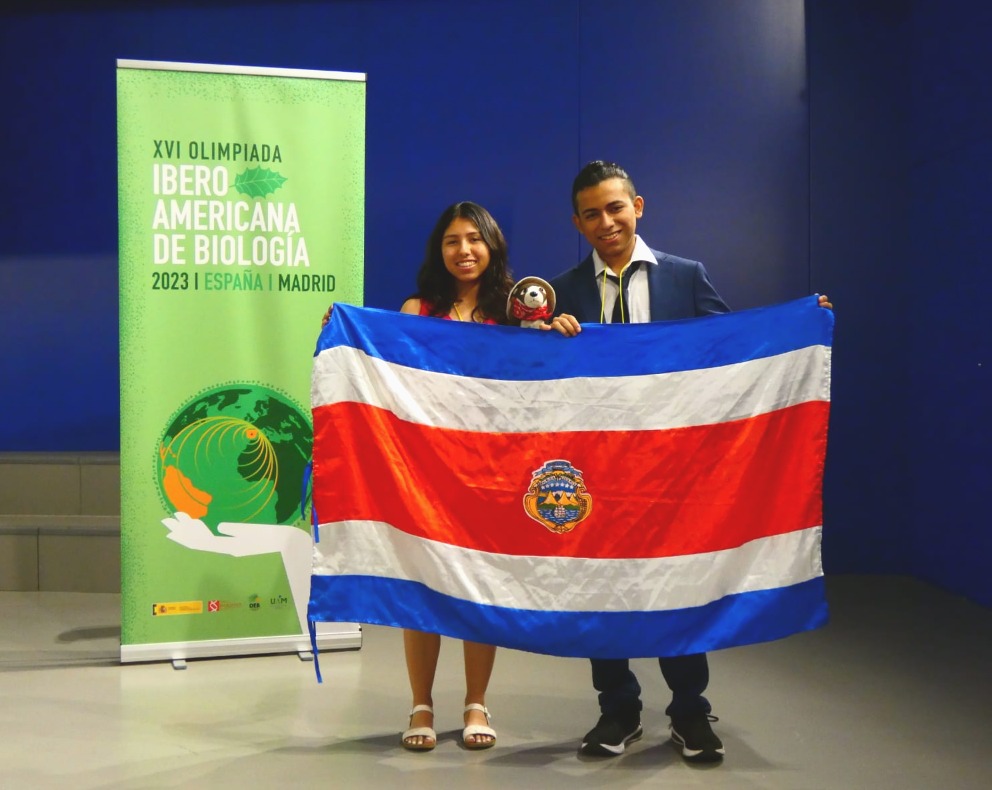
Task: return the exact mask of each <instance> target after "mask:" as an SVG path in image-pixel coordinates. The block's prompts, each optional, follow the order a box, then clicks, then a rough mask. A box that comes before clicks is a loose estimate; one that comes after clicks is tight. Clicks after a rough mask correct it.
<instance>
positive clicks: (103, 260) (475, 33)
mask: <svg viewBox="0 0 992 790" xmlns="http://www.w3.org/2000/svg"><path fill="white" fill-rule="evenodd" d="M49 5H52V6H54V7H55V8H59V7H61V6H62V5H70V4H59V3H55V4H49ZM72 5H74V6H81V7H83V8H86V9H87V10H85V11H71V12H70V11H49V12H47V13H27V12H24V13H11V12H8V13H7V14H6V15H5V17H3V19H2V21H3V25H2V34H0V35H2V36H3V38H2V40H0V43H2V46H0V65H2V67H3V69H4V73H5V74H10V75H15V76H14V77H13V79H12V80H9V81H8V80H4V81H3V85H2V87H0V90H2V91H3V95H2V97H0V100H2V101H3V106H5V107H7V108H12V115H13V117H14V118H16V124H14V125H13V128H10V129H6V130H5V131H6V132H7V133H8V134H10V135H11V145H12V147H13V149H14V150H15V152H16V155H15V156H13V157H10V158H9V160H8V161H7V163H6V168H7V177H8V182H9V183H13V184H17V185H18V187H17V190H16V194H17V196H18V197H17V199H16V200H14V201H11V204H10V207H9V210H8V211H6V212H4V214H3V216H2V217H0V222H2V223H3V233H2V239H3V240H2V242H0V272H2V274H0V277H2V278H3V280H2V283H3V284H4V285H5V287H4V288H3V292H2V295H0V300H2V301H0V306H2V307H3V310H2V311H0V314H2V316H3V317H2V318H0V321H2V323H0V327H2V329H3V332H4V337H5V338H7V337H11V338H15V339H16V342H13V343H11V344H7V343H5V345H10V346H12V350H11V352H10V353H9V355H7V356H6V358H5V360H4V362H3V365H4V368H5V379H6V380H9V381H12V382H14V387H13V391H12V392H11V391H10V390H9V389H8V392H7V394H6V395H5V398H10V404H11V406H10V409H11V410H13V411H14V412H16V413H17V414H18V415H19V419H17V420H16V421H5V422H3V423H2V424H0V448H2V449H10V450H65V449H71V450H92V449H104V450H109V449H116V448H117V447H118V423H117V420H118V394H117V392H118V378H117V363H116V353H117V323H116V284H115V278H116V258H115V255H116V241H117V240H116V214H117V204H116V199H117V195H116V174H115V163H116V147H115V146H116V140H115V134H116V127H115V111H116V108H115V95H114V90H115V63H116V59H117V58H128V59H140V60H168V61H189V62H204V63H238V64H248V65H265V66H284V67H295V68H314V69H326V70H337V71H355V72H364V73H366V74H367V75H368V104H367V182H366V195H367V200H366V282H367V285H366V294H365V300H366V304H368V305H372V306H376V307H387V308H396V307H398V306H399V304H400V303H401V302H402V301H403V299H404V298H405V297H406V296H408V295H409V293H410V292H411V291H412V289H413V287H414V276H415V273H416V269H417V266H418V265H419V262H420V257H421V254H422V251H423V246H424V243H425V241H426V237H427V234H428V232H429V230H430V228H431V227H432V225H433V222H434V220H435V218H436V217H437V215H438V214H439V213H440V211H441V210H442V209H443V208H444V207H445V206H446V205H448V204H449V203H451V202H453V201H454V200H460V199H472V200H476V201H478V202H480V203H482V204H483V205H485V206H487V207H488V208H490V210H491V211H492V212H493V213H494V215H495V216H496V217H497V219H498V220H499V222H500V224H501V225H502V226H503V228H504V231H505V232H506V234H507V237H508V241H509V244H510V255H511V264H512V265H513V267H514V270H515V271H516V273H517V274H519V275H521V276H522V275H523V274H536V275H540V276H545V277H549V276H551V275H553V274H555V273H557V272H559V271H561V270H563V269H564V268H566V267H567V266H570V265H572V264H574V263H575V262H577V261H578V260H579V258H580V257H581V255H582V254H583V253H584V250H582V247H581V244H580V242H581V239H580V237H579V235H578V234H577V233H576V231H575V229H574V228H573V227H572V224H571V219H570V217H571V206H570V195H569V191H570V186H571V180H572V177H573V176H574V174H575V173H576V172H577V170H578V169H579V167H580V166H581V165H582V164H584V163H585V161H587V160H588V159H592V158H606V159H615V160H617V161H620V162H622V163H624V164H625V165H626V166H627V167H628V169H629V170H630V171H631V172H632V174H633V175H634V177H635V180H636V182H637V185H638V188H639V190H640V192H641V193H642V194H643V195H644V196H645V199H646V201H647V210H646V211H647V214H646V217H645V219H644V221H643V223H642V225H641V230H642V232H643V234H644V235H645V237H646V238H647V239H648V240H649V241H650V242H651V243H652V244H654V245H655V246H658V247H661V248H662V249H665V250H667V251H670V252H673V253H676V254H681V255H685V256H689V257H695V258H700V259H702V260H703V261H705V262H706V263H707V265H708V266H709V268H710V269H711V273H712V275H713V278H714V280H715V282H716V283H717V284H718V286H719V287H720V288H721V290H722V291H723V292H724V295H725V297H726V298H727V299H728V300H729V301H730V302H731V304H732V305H733V306H735V307H737V308H743V307H751V306H756V305H760V304H767V303H769V302H773V301H782V300H785V299H790V298H795V297H798V296H801V295H803V294H805V293H807V288H808V280H809V277H808V271H807V266H808V261H807V257H808V250H807V236H808V172H807V170H808V167H807V160H808V154H807V139H808V129H807V110H806V103H805V98H804V88H805V55H804V41H803V8H802V4H801V2H798V0H797V1H795V2H782V1H781V0H765V1H764V2H761V1H758V0H752V2H748V3H738V2H735V0H707V2H700V3H684V2H678V0H672V1H670V2H655V1H651V2H627V3H618V4H616V5H615V7H613V8H611V10H610V12H609V15H608V19H604V16H603V8H602V6H601V5H600V4H598V3H591V2H579V3H576V2H574V1H573V0H557V1H551V2H549V1H546V0H545V1H544V2H541V3H539V4H538V5H536V6H535V4H534V3H532V2H522V1H520V0H511V1H509V2H501V3H493V2H490V0H469V1H467V2H433V3H430V2H395V1H394V0H365V1H363V2H334V3H306V2H297V3H249V4H231V3H225V2H203V3H199V4H195V5H194V4H178V5H177V4H175V3H155V2H151V3H143V4H140V5H139V6H138V8H137V9H132V8H131V6H132V5H133V4H130V3H122V2H117V3H113V2H111V3H108V2H102V3H97V2H94V3H76V4H72ZM610 30H612V31H617V32H614V33H612V34H610V33H608V31H610ZM607 35H612V36H613V37H615V39H616V40H623V41H624V42H625V44H624V46H623V47H619V46H616V44H615V43H613V44H610V43H606V42H604V36H607ZM5 126H6V124H5ZM8 150H9V149H8ZM8 194H13V193H12V192H8ZM316 318H317V317H315V320H316ZM67 351H68V353H66V352H67ZM54 381H58V382H60V385H59V386H58V387H55V386H52V382H54ZM67 392H71V393H72V398H71V405H69V403H67V398H66V393H67Z"/></svg>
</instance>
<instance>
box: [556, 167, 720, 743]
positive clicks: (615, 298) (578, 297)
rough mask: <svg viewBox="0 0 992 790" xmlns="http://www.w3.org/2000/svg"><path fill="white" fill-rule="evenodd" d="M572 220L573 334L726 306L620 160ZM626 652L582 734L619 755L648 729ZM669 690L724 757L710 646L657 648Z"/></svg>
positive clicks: (674, 729)
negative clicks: (649, 235) (653, 226)
mask: <svg viewBox="0 0 992 790" xmlns="http://www.w3.org/2000/svg"><path fill="white" fill-rule="evenodd" d="M572 208H573V210H574V215H573V216H572V222H573V223H575V227H576V228H577V229H578V231H579V232H580V233H581V234H582V235H583V236H585V238H586V240H587V241H588V242H589V244H590V245H592V248H593V251H592V253H591V254H590V255H589V256H588V257H587V258H586V259H585V260H583V261H582V263H580V264H579V265H578V266H576V267H575V268H573V269H570V270H569V271H567V272H565V273H563V274H561V275H560V276H558V277H556V278H555V279H553V280H552V281H551V285H552V286H553V287H554V290H555V295H556V298H557V307H558V310H559V311H560V312H561V314H560V315H558V316H556V317H555V318H554V320H553V321H552V323H551V325H552V327H554V328H555V329H557V330H558V331H559V332H561V333H562V334H564V335H566V336H574V335H576V334H578V333H579V332H581V331H582V327H581V324H582V323H583V322H596V323H617V322H622V323H644V322H647V321H669V320H673V319H678V318H693V317H695V316H703V315H712V314H715V313H726V312H728V311H729V309H730V308H728V307H727V305H726V303H725V302H724V301H723V299H722V298H720V295H719V294H718V293H717V292H716V289H715V288H714V287H713V285H712V284H711V283H710V280H709V277H708V276H707V274H706V270H705V269H704V268H703V265H702V264H701V263H699V262H697V261H690V260H686V259H685V258H677V257H675V256H673V255H667V254H665V253H663V252H658V251H657V250H652V249H650V248H649V247H648V245H647V244H645V242H644V241H643V240H642V239H641V238H640V237H639V236H638V235H637V233H636V231H637V220H638V219H640V217H641V215H642V214H643V212H644V199H643V198H642V197H641V196H640V195H638V194H637V191H636V190H635V189H634V183H633V181H632V180H631V178H630V176H629V175H628V174H627V172H626V171H625V170H624V169H623V168H622V167H620V166H619V165H616V164H613V163H608V162H603V161H595V162H590V163H589V164H588V165H586V166H585V167H584V168H583V169H582V170H581V171H580V172H579V174H578V175H577V176H576V178H575V181H574V182H573V183H572ZM629 663H630V662H629V661H628V660H627V659H596V658H594V659H592V682H593V686H594V687H595V688H596V690H597V691H598V692H599V705H600V710H601V712H602V715H601V716H600V718H599V722H598V723H597V724H596V726H595V727H593V728H592V729H591V730H590V731H589V732H588V733H586V735H585V737H584V738H583V739H582V749H581V750H582V752H584V753H586V754H595V755H601V756H607V757H612V756H616V755H619V754H623V751H624V748H625V747H626V745H627V744H628V743H631V742H632V741H636V740H637V739H639V738H640V737H641V734H642V730H641V708H642V707H643V706H642V704H641V698H640V694H641V687H640V684H638V682H637V678H636V677H635V676H634V673H633V672H631V670H630V666H629ZM658 663H659V664H660V665H661V672H662V675H663V676H664V678H665V682H666V683H667V684H668V687H669V688H670V689H671V690H672V702H671V704H670V705H669V706H668V708H667V709H666V711H665V712H666V714H667V715H668V716H669V717H670V718H671V737H672V740H673V741H674V742H675V743H676V744H677V745H678V746H679V747H680V748H681V751H682V756H683V757H684V758H685V759H686V760H689V761H692V762H716V761H719V760H722V759H723V755H724V748H723V743H722V742H721V741H720V739H719V738H718V737H717V735H716V734H715V733H714V732H713V728H712V727H711V726H710V720H711V718H712V720H714V721H715V720H716V719H715V717H711V716H710V710H711V708H710V703H709V702H708V701H707V699H706V698H705V697H704V696H703V692H704V691H705V690H706V686H707V684H708V682H709V665H708V663H707V660H706V654H705V653H701V654H697V655H691V656H675V657H671V658H659V659H658Z"/></svg>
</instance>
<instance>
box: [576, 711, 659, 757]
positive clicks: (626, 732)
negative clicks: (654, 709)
mask: <svg viewBox="0 0 992 790" xmlns="http://www.w3.org/2000/svg"><path fill="white" fill-rule="evenodd" d="M643 732H644V731H643V730H642V729H641V723H640V721H638V720H637V719H636V718H633V719H625V718H623V717H620V716H610V715H607V714H605V713H604V714H603V715H602V716H600V717H599V721H598V722H597V723H596V726H595V727H593V728H592V729H591V730H589V732H587V733H586V735H585V737H584V738H583V739H582V748H581V749H580V750H579V751H581V752H582V753H583V754H595V755H597V756H599V757H616V756H617V755H620V754H623V750H624V749H625V748H627V744H628V743H633V742H634V741H636V740H638V739H639V738H640V737H641V734H642V733H643Z"/></svg>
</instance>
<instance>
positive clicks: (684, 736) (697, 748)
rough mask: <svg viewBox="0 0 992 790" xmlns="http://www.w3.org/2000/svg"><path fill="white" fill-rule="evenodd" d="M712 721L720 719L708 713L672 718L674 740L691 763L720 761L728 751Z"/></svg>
mask: <svg viewBox="0 0 992 790" xmlns="http://www.w3.org/2000/svg"><path fill="white" fill-rule="evenodd" d="M711 721H719V719H717V717H716V716H710V715H709V714H708V713H696V714H694V715H691V716H679V717H678V718H674V717H673V718H672V724H671V730H672V740H673V741H675V743H676V744H678V746H680V747H681V749H682V756H683V757H684V758H685V759H686V760H687V761H688V762H690V763H718V762H720V760H722V759H723V756H724V754H726V752H725V751H724V748H723V741H721V740H720V739H719V738H718V737H717V736H716V733H715V732H713V728H712V727H710V722H711Z"/></svg>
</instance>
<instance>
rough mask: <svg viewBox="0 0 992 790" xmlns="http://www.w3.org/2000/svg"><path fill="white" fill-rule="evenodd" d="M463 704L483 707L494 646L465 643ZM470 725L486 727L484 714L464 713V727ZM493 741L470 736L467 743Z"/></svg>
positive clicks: (490, 737)
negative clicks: (474, 704)
mask: <svg viewBox="0 0 992 790" xmlns="http://www.w3.org/2000/svg"><path fill="white" fill-rule="evenodd" d="M464 651H465V704H466V705H470V704H471V703H473V702H474V703H476V704H479V705H483V706H485V704H486V689H488V688H489V678H490V677H491V676H492V674H493V663H494V662H495V661H496V646H495V645H483V644H479V643H478V642H465V646H464ZM472 724H481V725H484V726H486V725H488V724H489V722H488V720H487V719H486V716H485V714H484V713H483V712H482V711H481V710H469V711H466V712H465V726H466V727H468V726H469V725H472ZM493 740H495V739H494V738H493V737H492V736H491V735H470V736H469V738H468V741H469V743H475V744H480V743H489V742H492V741H493Z"/></svg>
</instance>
